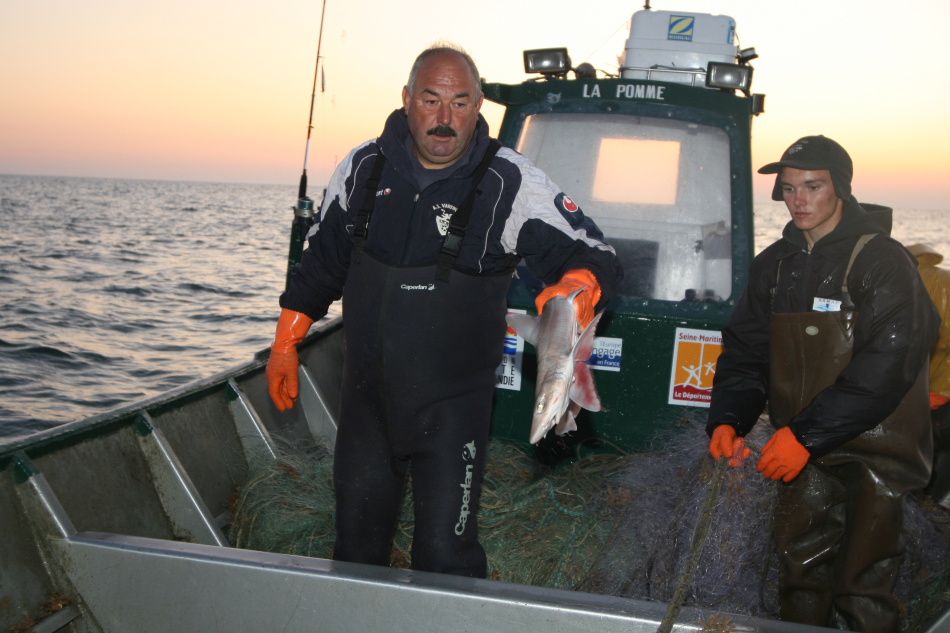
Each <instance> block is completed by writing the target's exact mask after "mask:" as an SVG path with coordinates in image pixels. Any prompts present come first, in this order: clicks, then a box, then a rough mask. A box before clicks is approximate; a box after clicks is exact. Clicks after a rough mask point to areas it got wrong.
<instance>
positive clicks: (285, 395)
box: [267, 308, 313, 411]
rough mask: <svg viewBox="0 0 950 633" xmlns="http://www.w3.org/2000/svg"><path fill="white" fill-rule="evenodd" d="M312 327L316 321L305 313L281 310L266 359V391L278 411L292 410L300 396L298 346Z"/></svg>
mask: <svg viewBox="0 0 950 633" xmlns="http://www.w3.org/2000/svg"><path fill="white" fill-rule="evenodd" d="M311 325H313V319H311V318H310V317H308V316H307V315H306V314H304V313H303V312H295V311H294V310H288V309H286V308H284V309H282V310H281V311H280V318H279V319H278V320H277V334H275V335H274V343H273V344H272V345H271V347H270V358H269V359H268V360H267V391H268V393H270V397H271V400H273V401H274V404H275V405H277V409H278V410H279V411H286V410H287V409H290V408H291V407H293V406H294V401H296V400H297V396H298V395H300V381H299V379H298V377H297V370H298V368H299V367H300V359H299V358H298V356H297V343H299V342H300V341H302V340H303V338H304V337H305V336H306V335H307V332H308V331H309V330H310V326H311Z"/></svg>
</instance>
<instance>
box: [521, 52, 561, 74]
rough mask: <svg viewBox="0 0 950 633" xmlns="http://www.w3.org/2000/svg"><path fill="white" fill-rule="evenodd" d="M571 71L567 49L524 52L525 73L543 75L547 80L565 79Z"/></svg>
mask: <svg viewBox="0 0 950 633" xmlns="http://www.w3.org/2000/svg"><path fill="white" fill-rule="evenodd" d="M570 69H571V57H570V55H568V54H567V49H566V48H536V49H532V50H527V51H525V52H524V71H525V72H526V73H541V74H542V75H544V77H545V79H553V78H555V77H564V76H565V75H567V71H569V70H570Z"/></svg>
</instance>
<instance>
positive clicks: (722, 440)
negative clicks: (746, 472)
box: [709, 424, 752, 468]
mask: <svg viewBox="0 0 950 633" xmlns="http://www.w3.org/2000/svg"><path fill="white" fill-rule="evenodd" d="M709 454H710V455H712V457H713V459H720V458H722V457H726V458H728V459H729V466H730V467H732V468H738V467H740V466H742V464H744V463H745V460H746V459H748V457H749V455H751V454H752V449H750V448H749V447H748V446H746V445H745V438H741V437H738V436H737V435H736V430H735V429H734V428H733V427H731V426H729V425H728V424H720V425H719V426H717V427H716V428H715V429H713V433H712V437H711V438H710V439H709Z"/></svg>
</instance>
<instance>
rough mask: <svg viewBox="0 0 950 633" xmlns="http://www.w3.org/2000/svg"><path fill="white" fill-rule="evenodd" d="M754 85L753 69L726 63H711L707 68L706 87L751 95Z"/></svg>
mask: <svg viewBox="0 0 950 633" xmlns="http://www.w3.org/2000/svg"><path fill="white" fill-rule="evenodd" d="M751 85H752V67H751V66H741V65H739V64H727V63H725V62H709V65H708V66H706V86H707V87H709V88H721V89H723V90H741V91H742V92H744V93H745V94H749V86H751Z"/></svg>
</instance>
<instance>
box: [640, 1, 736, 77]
mask: <svg viewBox="0 0 950 633" xmlns="http://www.w3.org/2000/svg"><path fill="white" fill-rule="evenodd" d="M735 32H736V23H735V20H733V19H732V18H731V17H729V16H727V15H710V14H708V13H689V12H685V11H637V12H636V13H634V14H633V19H632V20H631V23H630V37H629V39H627V46H626V49H625V54H624V64H623V69H622V76H623V77H624V78H625V79H655V80H657V81H671V82H676V83H688V84H695V85H698V86H702V85H704V81H705V75H706V64H707V63H708V62H710V61H716V62H726V63H729V64H734V63H736V55H737V53H738V48H737V46H736V44H735V39H736V37H735ZM664 71H667V72H664ZM670 71H674V72H670Z"/></svg>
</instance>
